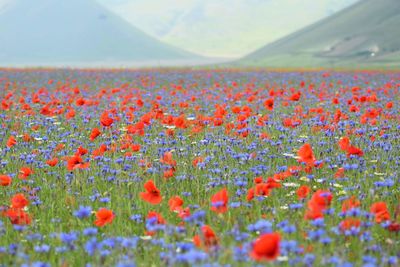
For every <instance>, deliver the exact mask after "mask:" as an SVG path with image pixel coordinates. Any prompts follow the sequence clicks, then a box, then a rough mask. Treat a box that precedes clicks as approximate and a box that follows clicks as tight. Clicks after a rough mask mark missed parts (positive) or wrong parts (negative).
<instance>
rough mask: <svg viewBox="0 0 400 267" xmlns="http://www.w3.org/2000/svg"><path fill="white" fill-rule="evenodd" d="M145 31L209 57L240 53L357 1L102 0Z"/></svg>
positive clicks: (253, 48) (237, 54)
mask: <svg viewBox="0 0 400 267" xmlns="http://www.w3.org/2000/svg"><path fill="white" fill-rule="evenodd" d="M98 1H100V3H102V4H103V5H105V6H107V7H108V8H110V9H112V10H113V11H114V12H116V13H117V14H119V15H121V16H122V17H124V18H125V19H126V20H128V21H129V22H131V23H132V24H133V25H136V26H137V27H138V28H140V29H142V30H143V31H145V32H147V33H149V34H151V35H153V36H155V37H157V38H159V39H160V40H162V41H165V42H167V43H169V44H172V45H175V46H178V47H182V48H185V49H187V50H189V51H193V52H196V53H199V54H203V55H208V56H225V57H239V56H243V55H245V54H248V53H250V52H251V51H254V50H255V49H258V48H260V47H261V46H263V45H265V44H266V43H269V42H272V41H274V40H277V39H278V38H280V37H283V36H285V35H287V34H289V33H291V32H294V31H296V30H298V29H300V28H302V27H304V26H306V25H309V24H311V23H313V22H315V21H317V20H319V19H322V18H324V17H327V16H328V15H331V14H332V13H333V12H336V11H338V10H340V9H342V8H344V7H346V6H348V5H350V4H352V3H354V2H356V0H318V1H315V0H98Z"/></svg>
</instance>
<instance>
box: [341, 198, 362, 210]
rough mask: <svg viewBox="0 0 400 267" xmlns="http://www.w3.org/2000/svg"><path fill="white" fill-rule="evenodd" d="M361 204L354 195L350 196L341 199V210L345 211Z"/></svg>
mask: <svg viewBox="0 0 400 267" xmlns="http://www.w3.org/2000/svg"><path fill="white" fill-rule="evenodd" d="M360 205H361V202H360V201H359V200H358V199H356V197H355V196H352V197H350V198H348V199H346V200H344V201H343V203H342V212H346V211H348V210H351V209H354V208H357V207H359V206H360Z"/></svg>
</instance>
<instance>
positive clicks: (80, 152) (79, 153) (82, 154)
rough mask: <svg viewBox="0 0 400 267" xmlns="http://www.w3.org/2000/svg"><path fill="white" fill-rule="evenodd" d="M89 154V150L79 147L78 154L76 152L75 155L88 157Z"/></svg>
mask: <svg viewBox="0 0 400 267" xmlns="http://www.w3.org/2000/svg"><path fill="white" fill-rule="evenodd" d="M87 153H88V150H87V149H86V148H84V147H82V146H79V147H78V149H77V150H76V152H75V155H78V156H84V155H86V154H87Z"/></svg>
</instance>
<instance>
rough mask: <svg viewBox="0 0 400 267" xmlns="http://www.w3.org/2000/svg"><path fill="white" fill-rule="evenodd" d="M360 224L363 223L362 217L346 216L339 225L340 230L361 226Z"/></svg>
mask: <svg viewBox="0 0 400 267" xmlns="http://www.w3.org/2000/svg"><path fill="white" fill-rule="evenodd" d="M360 225H361V221H360V219H357V218H346V219H344V220H343V221H342V222H341V223H340V225H339V227H340V230H342V231H346V230H350V229H351V228H360Z"/></svg>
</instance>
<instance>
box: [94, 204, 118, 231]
mask: <svg viewBox="0 0 400 267" xmlns="http://www.w3.org/2000/svg"><path fill="white" fill-rule="evenodd" d="M114 217H115V215H114V213H113V212H112V211H111V210H108V209H106V208H101V209H99V210H98V211H97V212H96V220H95V221H94V224H95V225H96V226H98V227H103V226H105V225H107V224H111V223H112V221H113V220H114Z"/></svg>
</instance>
